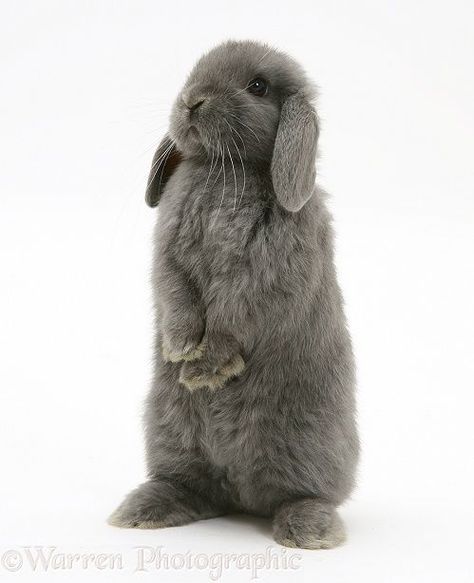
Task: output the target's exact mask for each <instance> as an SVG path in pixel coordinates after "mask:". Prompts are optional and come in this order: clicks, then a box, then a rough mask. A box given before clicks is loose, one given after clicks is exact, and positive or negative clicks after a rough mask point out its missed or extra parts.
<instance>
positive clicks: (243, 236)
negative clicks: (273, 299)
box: [158, 164, 272, 302]
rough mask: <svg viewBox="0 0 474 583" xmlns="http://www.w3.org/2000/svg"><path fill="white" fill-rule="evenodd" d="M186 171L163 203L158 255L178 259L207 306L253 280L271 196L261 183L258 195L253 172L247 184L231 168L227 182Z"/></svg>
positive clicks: (269, 211)
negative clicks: (214, 299) (249, 278)
mask: <svg viewBox="0 0 474 583" xmlns="http://www.w3.org/2000/svg"><path fill="white" fill-rule="evenodd" d="M183 166H184V167H183V168H179V170H178V172H177V173H176V180H172V181H170V184H169V186H168V188H167V191H166V193H165V196H164V197H163V201H162V203H161V211H160V212H161V214H162V220H161V221H160V223H161V224H160V225H159V229H160V230H161V231H162V232H161V233H159V237H160V239H161V240H162V242H163V244H162V245H161V249H158V252H162V253H168V254H171V255H172V257H173V260H174V261H175V262H176V263H177V264H178V265H179V266H180V268H181V269H182V270H183V271H184V272H185V273H186V275H187V276H188V277H189V279H190V281H192V282H193V284H194V285H196V286H197V288H198V289H199V290H200V291H201V293H202V294H203V300H204V301H205V302H206V299H207V298H208V297H209V294H211V295H212V296H213V297H215V296H216V295H217V296H221V295H224V296H225V295H226V294H228V292H229V289H230V288H232V289H235V286H236V285H239V283H240V284H242V283H243V281H242V279H243V280H245V279H246V278H248V277H250V274H249V270H250V271H251V270H252V263H254V260H257V261H258V258H257V257H256V252H257V253H258V251H256V246H255V241H256V239H257V238H259V237H258V234H259V233H260V232H261V230H262V229H264V228H265V225H266V223H267V222H268V215H269V214H270V213H271V212H272V205H271V193H270V192H269V189H268V187H267V185H266V184H265V183H261V179H260V178H259V179H258V180H259V183H261V184H259V187H258V189H257V188H256V185H255V183H256V181H257V179H256V178H255V177H254V176H253V175H252V174H249V173H248V172H247V175H246V176H245V180H244V175H243V173H242V170H241V169H240V171H239V170H238V169H234V170H235V173H234V171H233V170H232V169H231V168H227V169H226V177H225V180H224V175H223V172H221V174H220V175H217V177H216V176H214V175H213V174H212V173H211V175H210V178H208V176H209V170H208V169H206V171H204V172H203V171H200V172H199V171H197V172H193V173H192V177H190V175H189V173H187V172H186V173H185V171H186V166H185V165H184V164H183ZM180 171H181V172H182V173H183V177H180V174H181V172H180ZM217 172H218V171H217V170H216V171H215V174H217ZM174 178H175V177H173V179H174ZM256 192H258V195H256V194H255V193H256ZM258 246H259V249H261V247H262V238H259V245H258ZM249 283H250V282H249ZM254 284H255V282H253V285H254Z"/></svg>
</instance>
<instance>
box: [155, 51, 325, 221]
mask: <svg viewBox="0 0 474 583" xmlns="http://www.w3.org/2000/svg"><path fill="white" fill-rule="evenodd" d="M313 97H314V90H313V88H312V86H311V85H310V84H309V82H308V80H307V78H306V75H305V73H304V71H303V70H302V69H301V67H300V66H299V65H298V64H297V63H296V62H295V61H294V60H293V59H291V58H290V57H288V56H287V55H285V54H284V53H281V52H279V51H276V50H274V49H272V48H270V47H268V46H267V45H264V44H260V43H257V42H250V41H241V42H237V41H229V42H226V43H224V44H221V45H219V46H217V47H216V48H214V49H212V50H211V51H210V52H208V53H207V54H205V55H204V56H203V57H201V59H200V60H199V61H198V62H197V64H196V65H195V67H194V69H193V70H192V71H191V74H190V75H189V77H188V79H187V81H186V83H185V85H184V87H183V89H182V91H181V92H180V94H179V95H178V97H177V99H176V102H175V104H174V106H173V110H172V113H171V118H170V128H169V132H168V134H167V135H166V136H165V138H164V139H163V141H162V143H161V144H160V146H159V147H158V150H157V152H156V154H155V157H154V159H153V166H152V171H151V172H150V177H149V183H148V188H147V196H146V200H147V203H148V204H149V205H150V206H156V205H157V204H158V202H159V198H160V195H161V192H162V190H163V188H164V185H165V184H166V181H167V179H168V178H169V176H171V174H172V173H173V171H174V169H175V168H176V166H177V165H178V164H179V163H180V161H181V160H182V159H183V158H197V159H199V158H202V160H203V162H204V161H205V160H206V159H209V158H210V156H211V155H212V156H217V157H221V156H224V157H225V155H226V154H227V153H228V154H229V155H230V154H231V153H233V154H235V155H239V156H241V157H242V159H245V160H247V161H249V162H253V163H255V164H259V165H260V166H261V167H262V169H263V171H264V170H265V169H269V171H270V172H271V178H272V182H273V187H274V191H275V194H276V197H277V199H278V201H279V203H280V204H281V205H282V206H283V207H284V208H285V209H287V210H289V211H297V210H299V209H300V208H301V207H302V206H303V205H304V204H305V202H306V201H307V200H308V199H309V197H310V196H311V194H312V190H313V186H314V179H315V158H316V146H317V139H318V123H317V117H316V112H315V110H314V108H313V106H312V103H311V101H312V99H313Z"/></svg>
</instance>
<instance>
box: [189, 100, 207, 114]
mask: <svg viewBox="0 0 474 583" xmlns="http://www.w3.org/2000/svg"><path fill="white" fill-rule="evenodd" d="M204 101H205V99H201V100H200V101H196V103H194V104H193V105H188V109H189V111H190V112H193V111H196V110H197V109H199V108H200V107H201V105H202V104H203V103H204Z"/></svg>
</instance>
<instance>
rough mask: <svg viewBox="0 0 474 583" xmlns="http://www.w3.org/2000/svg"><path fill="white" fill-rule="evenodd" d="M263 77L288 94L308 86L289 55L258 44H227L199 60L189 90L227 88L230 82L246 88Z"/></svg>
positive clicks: (299, 68)
mask: <svg viewBox="0 0 474 583" xmlns="http://www.w3.org/2000/svg"><path fill="white" fill-rule="evenodd" d="M259 76H261V77H264V78H265V79H266V80H267V81H269V82H270V83H271V84H272V85H273V86H274V87H277V88H279V89H280V90H281V91H283V92H288V93H293V92H295V91H298V90H300V89H302V88H304V87H306V86H307V85H308V81H307V78H306V75H305V73H304V71H303V69H302V68H301V67H300V65H299V64H298V63H297V62H296V61H294V60H293V59H292V58H291V57H289V56H288V55H286V54H285V53H282V52H280V51H278V50H276V49H274V48H272V47H270V46H269V45H266V44H263V43H259V42H255V41H227V42H225V43H222V44H220V45H218V46H217V47H215V48H213V49H212V50H210V51H209V52H208V53H206V54H204V55H203V56H202V57H201V58H200V59H199V61H198V62H197V63H196V65H195V66H194V68H193V70H192V71H191V73H190V75H189V77H188V79H187V82H186V87H189V86H191V85H208V86H210V87H220V86H222V87H223V88H225V87H226V86H227V85H228V84H229V83H236V84H238V85H242V84H243V85H244V86H245V84H246V83H248V82H249V81H250V80H251V79H253V78H255V77H259Z"/></svg>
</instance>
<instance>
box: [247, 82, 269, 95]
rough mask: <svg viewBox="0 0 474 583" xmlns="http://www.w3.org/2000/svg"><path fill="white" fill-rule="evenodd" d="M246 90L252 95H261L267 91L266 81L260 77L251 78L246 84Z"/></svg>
mask: <svg viewBox="0 0 474 583" xmlns="http://www.w3.org/2000/svg"><path fill="white" fill-rule="evenodd" d="M247 91H248V92H249V93H251V94H252V95H256V96H257V97H263V96H265V95H266V94H267V92H268V85H267V82H266V81H265V80H264V79H261V78H260V77H257V78H256V79H252V81H250V83H249V84H248V85H247Z"/></svg>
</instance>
